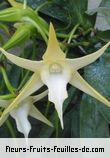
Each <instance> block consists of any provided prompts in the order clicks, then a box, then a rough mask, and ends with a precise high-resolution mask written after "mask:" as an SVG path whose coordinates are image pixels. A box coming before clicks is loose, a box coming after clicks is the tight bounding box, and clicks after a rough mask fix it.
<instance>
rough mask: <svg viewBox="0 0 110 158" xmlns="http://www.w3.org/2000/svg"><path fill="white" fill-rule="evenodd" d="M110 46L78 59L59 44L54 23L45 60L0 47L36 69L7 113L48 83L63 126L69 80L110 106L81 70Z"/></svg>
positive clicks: (18, 62) (17, 61)
mask: <svg viewBox="0 0 110 158" xmlns="http://www.w3.org/2000/svg"><path fill="white" fill-rule="evenodd" d="M109 45H110V42H109V43H107V44H106V45H105V46H103V47H102V48H101V49H99V50H98V51H96V52H95V53H92V54H90V55H86V56H84V57H80V58H76V59H68V58H66V56H65V53H64V52H63V51H62V50H61V48H60V46H59V43H58V40H57V38H56V34H55V30H54V28H53V25H52V24H50V31H49V40H48V46H47V50H46V52H45V54H44V55H43V60H41V61H31V60H28V59H23V58H20V57H17V56H15V55H12V54H10V53H7V52H6V51H5V50H3V49H2V48H0V50H1V51H2V53H3V54H4V55H5V56H6V57H7V58H8V59H9V60H10V61H11V62H13V63H14V64H16V65H18V66H20V67H22V68H24V69H28V70H30V71H33V72H34V74H33V76H32V77H31V79H30V81H29V82H28V83H27V84H26V86H25V87H24V88H23V89H22V91H21V93H20V94H19V95H18V96H17V98H16V99H15V100H14V101H13V102H12V103H11V105H10V106H9V107H8V108H7V109H6V110H5V111H4V113H3V115H6V114H7V113H9V112H10V111H11V110H12V109H13V108H14V107H15V106H16V105H17V104H19V103H20V102H21V101H22V100H24V99H25V98H26V97H28V96H29V95H31V94H32V93H34V92H35V91H37V90H38V89H39V88H40V87H42V86H43V85H44V84H45V85H47V87H48V90H49V94H48V97H49V101H51V102H53V103H54V104H55V108H56V110H57V112H58V116H59V118H60V121H61V125H62V128H63V112H62V105H63V102H64V100H65V99H66V98H67V97H68V94H67V89H66V87H67V84H68V83H70V84H71V85H73V86H74V87H76V88H78V89H80V90H81V91H83V92H85V93H87V94H89V95H90V96H92V97H94V98H96V99H97V100H99V101H100V102H102V103H104V104H105V105H107V106H110V102H109V101H108V100H107V99H105V98H104V97H103V96H102V95H101V94H99V93H98V92H97V91H96V90H95V89H94V88H92V87H91V86H90V85H89V84H88V83H87V82H86V81H85V80H84V79H83V78H82V77H81V76H80V74H79V73H78V71H77V70H79V69H80V68H83V67H85V66H86V65H89V64H91V63H92V62H94V61H95V60H96V59H98V58H99V57H100V56H101V55H102V54H103V53H104V51H105V50H106V49H107V47H108V46H109Z"/></svg>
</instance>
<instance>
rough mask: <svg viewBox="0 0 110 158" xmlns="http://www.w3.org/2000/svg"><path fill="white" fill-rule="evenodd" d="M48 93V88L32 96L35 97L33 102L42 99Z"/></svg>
mask: <svg viewBox="0 0 110 158" xmlns="http://www.w3.org/2000/svg"><path fill="white" fill-rule="evenodd" d="M47 95H48V90H46V91H44V92H42V93H41V94H38V95H35V96H32V98H33V103H35V102H37V101H39V100H41V99H42V98H44V97H45V96H47Z"/></svg>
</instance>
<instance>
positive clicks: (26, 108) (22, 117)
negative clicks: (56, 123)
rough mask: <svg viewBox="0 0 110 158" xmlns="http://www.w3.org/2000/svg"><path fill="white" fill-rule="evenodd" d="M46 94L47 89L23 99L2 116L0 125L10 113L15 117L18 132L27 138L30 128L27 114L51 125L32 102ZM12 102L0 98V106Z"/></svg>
mask: <svg viewBox="0 0 110 158" xmlns="http://www.w3.org/2000/svg"><path fill="white" fill-rule="evenodd" d="M46 95H47V91H45V92H43V93H41V94H39V95H36V96H29V97H27V98H26V99H24V100H23V101H22V102H21V103H20V104H19V105H18V106H17V107H16V108H14V109H13V110H12V111H10V113H8V114H7V115H5V116H4V117H2V119H1V121H0V126H2V124H3V123H4V122H5V121H6V120H7V118H8V116H9V115H11V117H12V118H14V119H15V121H16V125H17V129H18V131H19V132H21V133H23V134H24V136H25V137H26V138H27V137H28V134H29V132H30V130H31V124H30V122H29V120H28V115H29V116H31V117H33V118H35V119H37V120H40V121H42V122H44V123H46V124H47V125H49V126H51V127H53V125H52V124H51V122H50V121H48V120H47V119H46V117H45V116H44V115H43V114H42V113H41V112H40V111H39V110H38V109H37V108H36V107H35V106H34V103H35V102H36V101H38V100H40V99H42V98H43V97H45V96H46ZM11 102H13V99H11V100H0V107H3V108H7V107H8V106H9V105H10V103H11Z"/></svg>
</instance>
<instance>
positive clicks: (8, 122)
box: [6, 120, 16, 138]
mask: <svg viewBox="0 0 110 158" xmlns="http://www.w3.org/2000/svg"><path fill="white" fill-rule="evenodd" d="M6 125H7V127H8V129H9V131H10V134H11V136H12V138H16V134H15V132H14V129H13V127H12V125H11V123H10V121H9V120H7V121H6Z"/></svg>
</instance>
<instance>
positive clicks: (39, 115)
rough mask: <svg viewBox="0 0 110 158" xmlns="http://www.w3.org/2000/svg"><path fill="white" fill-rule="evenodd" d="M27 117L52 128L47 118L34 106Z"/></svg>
mask: <svg viewBox="0 0 110 158" xmlns="http://www.w3.org/2000/svg"><path fill="white" fill-rule="evenodd" d="M29 115H30V116H31V117H33V118H35V119H37V120H40V121H42V122H44V123H46V124H47V125H49V126H51V127H53V125H52V123H51V122H50V121H49V120H47V118H46V117H45V116H44V115H43V114H42V113H41V112H40V111H39V110H38V109H37V108H36V107H35V106H34V105H33V106H32V107H31V110H30V112H29Z"/></svg>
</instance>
